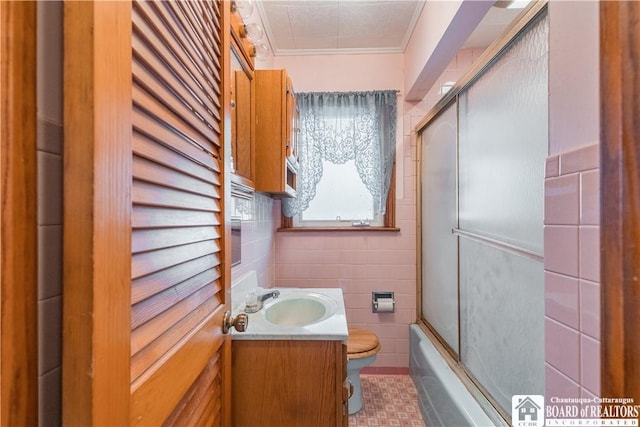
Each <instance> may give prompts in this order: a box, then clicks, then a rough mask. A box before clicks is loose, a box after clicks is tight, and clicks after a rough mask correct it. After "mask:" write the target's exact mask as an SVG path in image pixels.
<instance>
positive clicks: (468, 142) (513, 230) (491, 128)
mask: <svg viewBox="0 0 640 427" xmlns="http://www.w3.org/2000/svg"><path fill="white" fill-rule="evenodd" d="M547 27H548V25H547V18H546V15H545V16H544V17H543V18H541V19H539V20H538V22H536V23H535V24H534V25H533V26H532V27H531V28H530V29H529V30H528V31H526V32H525V33H524V34H523V35H521V36H520V38H519V40H517V41H516V43H515V44H514V45H513V46H512V47H511V48H509V50H508V51H507V52H506V53H505V54H504V55H503V56H502V57H501V58H500V59H499V60H498V61H497V62H496V63H494V64H493V65H492V66H491V67H490V68H489V69H488V70H487V71H486V72H485V73H484V74H483V75H482V76H481V77H480V78H479V79H478V80H476V81H475V82H474V83H473V85H472V86H471V87H470V88H469V89H468V90H467V91H466V92H464V93H462V94H461V95H460V177H459V179H460V228H461V229H463V230H465V231H471V232H473V233H477V234H481V235H484V236H487V237H492V238H499V239H501V240H504V241H506V242H508V243H511V244H514V245H517V246H519V247H522V248H524V249H528V250H531V251H534V252H537V253H542V218H543V183H544V164H545V158H546V157H547V152H548V138H547V134H548V132H547V127H548V125H547V123H548V118H547V114H548V107H547V97H548V90H547V68H548V67H547V56H548V55H547V53H548V43H547V32H548V31H547Z"/></svg>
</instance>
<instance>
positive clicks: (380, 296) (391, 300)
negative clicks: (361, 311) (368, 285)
mask: <svg viewBox="0 0 640 427" xmlns="http://www.w3.org/2000/svg"><path fill="white" fill-rule="evenodd" d="M395 311H396V300H395V297H394V296H393V292H388V291H374V292H371V312H372V313H394V312H395Z"/></svg>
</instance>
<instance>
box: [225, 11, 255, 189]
mask: <svg viewBox="0 0 640 427" xmlns="http://www.w3.org/2000/svg"><path fill="white" fill-rule="evenodd" d="M231 12H232V13H231V20H230V21H231V25H230V26H229V27H230V32H231V42H230V46H231V47H230V49H231V54H230V55H229V56H230V63H231V67H230V76H229V77H230V78H229V91H230V100H231V126H230V128H231V157H232V159H233V164H232V166H233V168H232V171H233V174H232V175H231V192H232V194H234V195H241V194H247V193H250V192H252V191H253V189H254V188H255V185H254V180H255V148H254V144H255V79H254V63H253V56H254V52H255V49H254V46H253V44H252V43H251V41H249V40H248V39H247V38H246V30H245V26H244V22H243V21H242V18H241V17H240V15H239V14H238V13H237V12H235V11H234V10H233V8H232V11H231Z"/></svg>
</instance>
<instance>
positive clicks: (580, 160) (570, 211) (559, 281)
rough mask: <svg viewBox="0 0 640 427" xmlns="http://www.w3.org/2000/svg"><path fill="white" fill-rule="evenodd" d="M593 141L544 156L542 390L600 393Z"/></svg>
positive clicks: (552, 393)
mask: <svg viewBox="0 0 640 427" xmlns="http://www.w3.org/2000/svg"><path fill="white" fill-rule="evenodd" d="M598 165H599V152H598V144H594V145H589V146H586V147H583V148H579V149H577V150H572V151H569V152H566V153H561V154H559V155H554V156H551V157H549V158H548V159H547V167H546V174H545V176H546V179H545V253H544V259H545V262H544V263H545V323H546V328H545V354H546V358H545V359H546V364H547V378H546V395H547V396H549V397H551V396H558V397H591V396H598V395H599V393H600V283H599V282H600V278H599V277H600V227H599V216H600V208H599V205H600V185H599V176H600V175H599V169H598V167H599V166H598Z"/></svg>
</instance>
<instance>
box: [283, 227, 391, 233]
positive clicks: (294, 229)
mask: <svg viewBox="0 0 640 427" xmlns="http://www.w3.org/2000/svg"><path fill="white" fill-rule="evenodd" d="M277 231H278V232H287V233H288V232H294V233H298V232H302V233H304V232H325V231H330V232H334V231H338V232H340V231H344V232H347V233H352V232H356V233H357V232H360V233H362V232H367V231H375V232H386V233H388V232H392V233H398V232H400V229H399V228H397V227H318V228H316V227H280V228H278V230H277Z"/></svg>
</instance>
